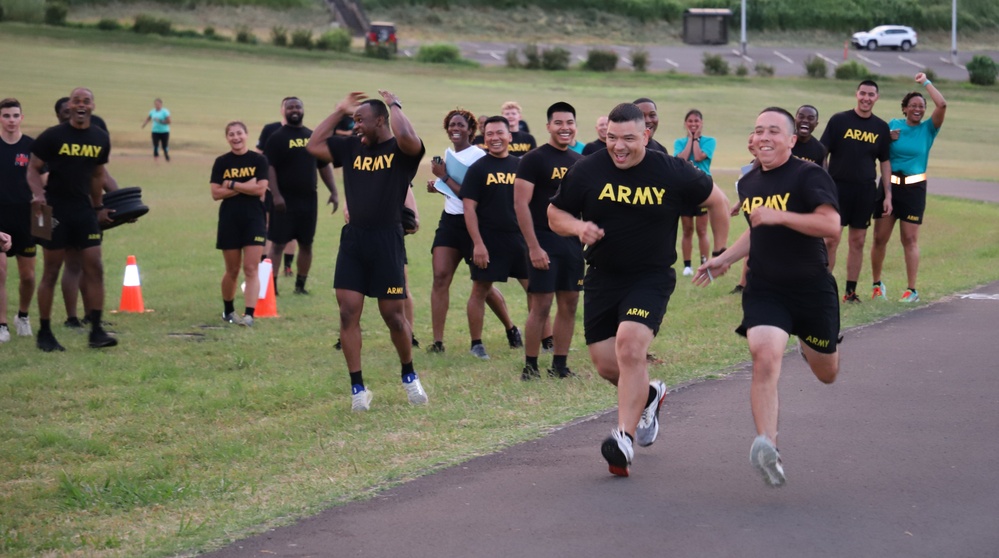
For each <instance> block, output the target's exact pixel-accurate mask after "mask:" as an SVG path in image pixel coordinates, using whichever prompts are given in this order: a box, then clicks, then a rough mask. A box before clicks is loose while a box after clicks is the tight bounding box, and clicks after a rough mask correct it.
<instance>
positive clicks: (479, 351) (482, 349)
mask: <svg viewBox="0 0 999 558" xmlns="http://www.w3.org/2000/svg"><path fill="white" fill-rule="evenodd" d="M468 352H469V353H471V355H472V356H474V357H475V358H481V359H482V360H489V355H488V354H487V353H486V346H485V345H483V344H482V343H479V344H478V345H472V349H471V350H470V351H468Z"/></svg>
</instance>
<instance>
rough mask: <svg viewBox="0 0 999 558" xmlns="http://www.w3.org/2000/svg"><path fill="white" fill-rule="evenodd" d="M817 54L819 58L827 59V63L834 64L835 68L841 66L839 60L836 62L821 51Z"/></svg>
mask: <svg viewBox="0 0 999 558" xmlns="http://www.w3.org/2000/svg"><path fill="white" fill-rule="evenodd" d="M815 56H818V57H819V58H821V59H823V60H825V61H826V63H827V64H832V67H833V68H835V67H836V66H839V62H836V61H835V60H833V59H832V58H829V57H828V56H826V55H824V54H822V53H821V52H816V53H815Z"/></svg>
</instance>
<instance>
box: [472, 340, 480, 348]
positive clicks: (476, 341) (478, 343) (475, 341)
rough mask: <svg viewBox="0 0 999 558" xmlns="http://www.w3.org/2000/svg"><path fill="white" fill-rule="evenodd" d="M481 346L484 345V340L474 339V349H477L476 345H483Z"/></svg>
mask: <svg viewBox="0 0 999 558" xmlns="http://www.w3.org/2000/svg"><path fill="white" fill-rule="evenodd" d="M481 344H482V339H472V347H473V348H474V347H475V346H476V345H481Z"/></svg>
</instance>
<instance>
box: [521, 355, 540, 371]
mask: <svg viewBox="0 0 999 558" xmlns="http://www.w3.org/2000/svg"><path fill="white" fill-rule="evenodd" d="M524 363H525V364H527V365H528V366H530V367H531V368H533V369H535V370H537V369H538V357H536V356H532V357H524Z"/></svg>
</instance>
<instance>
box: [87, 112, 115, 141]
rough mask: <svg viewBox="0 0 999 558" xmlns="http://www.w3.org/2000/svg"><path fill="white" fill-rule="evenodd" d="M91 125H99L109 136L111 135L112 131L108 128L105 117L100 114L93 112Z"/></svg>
mask: <svg viewBox="0 0 999 558" xmlns="http://www.w3.org/2000/svg"><path fill="white" fill-rule="evenodd" d="M90 125H91V126H97V127H98V128H100V129H101V130H104V133H106V134H107V135H108V137H110V136H111V132H110V131H109V130H108V125H107V124H106V123H105V122H104V119H103V118H101V117H100V116H97V115H96V114H91V115H90Z"/></svg>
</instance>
